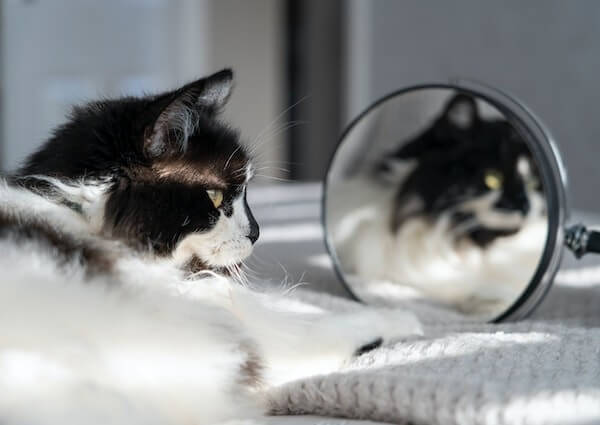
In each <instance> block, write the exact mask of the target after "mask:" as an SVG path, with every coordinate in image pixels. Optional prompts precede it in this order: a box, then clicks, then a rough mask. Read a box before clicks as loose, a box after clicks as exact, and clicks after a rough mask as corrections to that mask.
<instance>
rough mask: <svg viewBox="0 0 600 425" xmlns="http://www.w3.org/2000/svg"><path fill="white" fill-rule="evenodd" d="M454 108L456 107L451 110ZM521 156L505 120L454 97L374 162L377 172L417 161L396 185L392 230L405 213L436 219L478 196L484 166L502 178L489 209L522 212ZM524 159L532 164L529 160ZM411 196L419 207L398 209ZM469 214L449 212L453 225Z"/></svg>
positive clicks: (485, 233) (485, 232)
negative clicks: (487, 117) (482, 113)
mask: <svg viewBox="0 0 600 425" xmlns="http://www.w3.org/2000/svg"><path fill="white" fill-rule="evenodd" d="M458 108H461V110H460V111H457V109H458ZM457 112H459V113H461V114H462V115H461V117H459V118H460V119H457V118H456V116H455V115H453V114H455V113H457ZM521 156H525V157H527V158H530V159H531V153H530V151H529V149H528V148H527V146H526V144H525V142H524V141H523V139H522V138H521V137H520V136H519V134H518V133H517V132H516V131H515V130H514V128H513V127H512V126H511V125H510V124H509V123H508V122H507V121H505V120H501V119H496V120H484V119H482V118H481V117H480V114H479V111H478V107H477V104H476V102H475V101H474V99H473V98H472V97H470V96H468V95H464V94H458V95H456V96H454V97H453V98H451V99H450V101H448V103H447V104H446V106H445V107H444V109H443V111H442V112H441V113H440V115H439V116H438V118H437V119H435V121H434V122H433V123H432V124H431V125H430V126H428V127H427V128H426V129H425V130H424V131H422V132H421V133H420V134H419V135H417V136H416V137H415V138H414V139H412V140H410V141H408V142H406V143H403V144H402V146H401V147H400V148H399V149H398V150H396V151H394V152H392V153H391V155H390V157H389V158H387V159H386V160H385V161H384V162H382V163H380V165H379V172H386V171H389V170H390V169H391V167H392V165H393V164H391V162H395V161H416V164H417V165H416V168H415V169H414V170H412V172H411V173H410V174H409V175H408V176H407V177H406V178H405V180H404V181H403V182H402V183H401V185H400V186H399V188H398V191H397V194H396V211H397V213H396V214H395V215H394V216H393V222H392V223H391V226H392V230H393V231H396V230H397V229H398V228H399V227H400V226H401V224H402V222H403V221H404V220H406V219H407V218H408V217H410V216H414V215H425V216H427V217H430V218H436V217H437V216H438V215H439V214H440V213H442V212H444V211H448V210H449V209H451V208H453V207H455V206H456V205H457V204H459V203H461V202H464V201H465V200H468V199H473V198H476V197H479V196H481V195H484V194H485V193H487V192H488V191H489V190H490V189H489V188H488V187H487V186H486V184H485V173H486V172H487V171H488V170H495V171H497V172H498V173H500V174H501V175H502V176H503V186H502V189H501V194H500V198H499V199H498V201H497V202H496V204H495V206H494V207H495V208H497V209H499V210H502V209H504V210H509V211H519V212H521V213H522V214H524V215H525V214H527V212H528V211H529V208H530V205H529V199H528V197H527V194H526V185H527V182H524V181H523V178H522V176H521V175H520V174H519V172H518V171H517V161H518V159H519V157H521ZM530 162H531V164H532V166H533V165H534V164H533V161H530ZM538 189H540V188H538ZM412 197H417V198H418V199H419V200H420V201H421V203H422V207H421V209H419V210H409V211H407V210H406V209H405V208H403V205H406V204H407V203H408V202H409V200H410V199H411V198H412ZM469 218H470V217H469V216H468V215H465V214H460V213H457V214H456V215H455V216H454V220H455V222H456V223H459V222H462V221H464V220H466V219H469ZM510 233H514V231H510V232H504V231H501V230H492V229H485V228H477V229H474V230H473V231H472V232H471V234H470V236H471V238H472V239H473V240H475V242H478V243H479V244H481V245H486V244H487V243H489V242H491V241H492V240H493V239H494V238H496V237H498V236H502V235H506V234H510Z"/></svg>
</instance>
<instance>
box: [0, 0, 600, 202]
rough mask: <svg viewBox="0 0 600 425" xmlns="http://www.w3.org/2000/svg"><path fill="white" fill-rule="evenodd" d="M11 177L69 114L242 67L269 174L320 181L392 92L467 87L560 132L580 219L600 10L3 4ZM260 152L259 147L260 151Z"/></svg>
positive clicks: (435, 4)
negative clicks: (359, 120) (504, 98)
mask: <svg viewBox="0 0 600 425" xmlns="http://www.w3.org/2000/svg"><path fill="white" fill-rule="evenodd" d="M0 6H1V12H2V19H1V32H0V37H1V54H0V61H1V85H0V89H1V98H2V99H1V104H0V105H1V114H0V118H1V123H2V124H1V125H2V140H1V150H0V153H1V156H0V163H1V164H2V168H3V169H5V170H6V169H11V168H14V167H15V166H16V165H17V164H18V162H19V161H20V160H22V158H23V157H24V155H25V154H26V153H28V152H30V151H31V150H32V149H33V148H34V147H35V146H37V145H38V144H39V143H40V142H41V141H42V140H44V138H46V137H47V135H48V132H49V130H50V128H52V127H53V126H54V125H56V124H57V123H60V122H61V121H62V120H63V117H64V114H65V112H66V111H68V107H69V105H70V104H72V103H76V102H81V101H84V100H85V99H90V98H94V97H97V96H99V95H104V96H110V95H115V94H122V93H127V94H136V93H141V92H144V91H157V90H162V89H166V88H170V87H175V86H176V85H177V84H179V83H181V82H184V81H187V80H190V79H192V78H194V77H197V76H200V75H204V74H206V73H209V72H212V71H215V70H218V69H219V68H221V67H224V66H232V67H234V69H235V70H236V74H237V87H236V91H235V95H234V96H233V98H232V100H231V104H230V107H229V108H228V109H227V115H228V118H230V119H231V120H232V121H233V122H234V123H235V124H236V125H237V126H238V127H240V128H241V129H242V131H243V133H244V134H245V136H246V139H247V141H248V143H259V144H260V145H261V152H262V153H261V154H260V163H261V164H262V165H263V166H264V167H269V168H265V169H264V170H261V173H265V174H270V175H273V176H276V177H278V178H281V177H284V178H289V179H299V180H318V179H321V178H322V177H323V175H324V172H325V170H326V166H327V163H328V161H329V157H330V155H331V153H332V151H333V149H334V147H335V145H336V143H337V138H338V137H339V134H340V133H341V130H342V129H343V127H344V126H345V125H346V124H347V123H348V122H349V120H350V119H351V118H352V117H354V116H355V115H357V114H358V113H359V112H360V111H361V110H362V109H364V108H365V107H366V106H368V105H369V104H370V103H371V102H373V101H374V100H375V99H377V98H378V97H380V96H382V95H383V94H385V93H387V92H389V91H392V90H394V89H397V88H399V87H402V86H406V85H411V84H415V83H419V82H424V81H432V80H442V81H444V80H447V79H448V78H451V77H466V78H472V79H475V80H480V81H483V82H486V83H488V84H490V85H494V86H497V87H499V88H501V89H504V90H506V91H508V92H511V93H513V94H514V95H516V96H517V97H519V98H521V99H522V100H523V101H524V102H525V103H526V104H528V105H529V106H530V107H531V108H532V109H533V110H534V111H535V112H536V113H537V115H538V116H540V117H541V118H542V119H543V120H544V121H545V122H546V123H547V124H548V126H549V127H550V129H551V130H552V132H553V134H554V135H555V138H556V140H557V143H558V145H559V147H560V149H561V150H562V152H563V154H564V158H565V162H566V165H567V168H568V170H569V175H570V186H571V197H572V199H573V201H574V202H573V203H574V205H575V206H576V207H578V208H586V209H593V210H599V211H600V197H598V196H596V194H595V186H596V184H597V183H598V182H600V167H598V166H597V165H596V163H597V161H598V159H597V158H598V157H599V156H600V144H599V142H598V140H599V138H600V120H598V119H597V114H598V112H597V110H598V107H597V105H598V102H599V101H600V88H598V85H597V83H596V79H597V77H596V76H597V75H598V74H600V54H599V53H600V26H599V25H598V22H600V2H596V1H594V0H578V1H576V2H575V1H574V2H564V1H560V0H531V1H528V2H520V1H516V0H507V1H503V2H495V3H494V2H480V1H477V0H454V1H452V2H446V1H442V0H439V1H428V2H423V1H419V0H403V1H397V0H327V1H323V0H120V1H119V0H104V1H102V2H99V1H93V0H54V1H42V0H3V1H2V2H1V3H0ZM256 140H258V141H256Z"/></svg>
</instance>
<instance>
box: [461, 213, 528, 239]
mask: <svg viewBox="0 0 600 425" xmlns="http://www.w3.org/2000/svg"><path fill="white" fill-rule="evenodd" d="M494 214H495V215H494V217H493V219H492V218H490V217H482V216H481V214H476V213H473V212H464V211H459V212H455V213H454V214H453V216H452V222H453V229H454V232H455V236H456V239H457V240H462V239H465V238H469V239H470V240H471V241H473V242H474V243H475V244H477V245H479V246H481V247H486V246H487V245H489V244H490V243H492V242H493V241H495V240H496V239H497V238H502V237H508V236H512V235H515V234H516V233H518V232H519V231H520V230H521V228H522V227H523V223H524V219H525V217H524V216H523V215H522V214H520V213H502V212H494Z"/></svg>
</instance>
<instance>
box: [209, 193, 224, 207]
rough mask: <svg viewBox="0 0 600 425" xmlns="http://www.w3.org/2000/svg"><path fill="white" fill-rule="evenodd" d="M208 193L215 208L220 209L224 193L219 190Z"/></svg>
mask: <svg viewBox="0 0 600 425" xmlns="http://www.w3.org/2000/svg"><path fill="white" fill-rule="evenodd" d="M206 193H207V194H208V197H209V198H210V200H211V201H212V203H213V205H214V206H215V208H219V207H220V206H221V204H222V203H223V191H222V190H217V189H210V190H207V191H206Z"/></svg>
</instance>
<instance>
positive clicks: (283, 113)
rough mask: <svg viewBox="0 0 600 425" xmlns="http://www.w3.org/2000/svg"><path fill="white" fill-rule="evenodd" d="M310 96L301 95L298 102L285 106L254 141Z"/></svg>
mask: <svg viewBox="0 0 600 425" xmlns="http://www.w3.org/2000/svg"><path fill="white" fill-rule="evenodd" d="M309 97H310V95H305V96H303V97H301V98H300V99H298V100H297V101H296V102H294V103H293V104H291V105H290V106H288V107H287V108H285V109H284V110H283V111H281V112H280V113H279V114H277V116H275V118H273V119H272V120H271V121H270V122H269V123H268V124H267V125H266V126H265V127H264V128H263V129H262V130H261V131H260V133H258V135H257V136H256V137H255V138H254V141H256V140H259V139H260V138H261V137H262V136H263V135H264V133H265V132H266V131H268V130H269V128H271V127H272V126H273V125H275V124H276V123H277V121H278V120H279V119H280V118H281V117H283V116H284V115H285V114H287V113H288V112H289V111H291V110H292V109H294V108H295V107H296V106H298V105H299V104H300V103H302V102H304V101H305V100H307V99H308V98H309Z"/></svg>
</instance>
